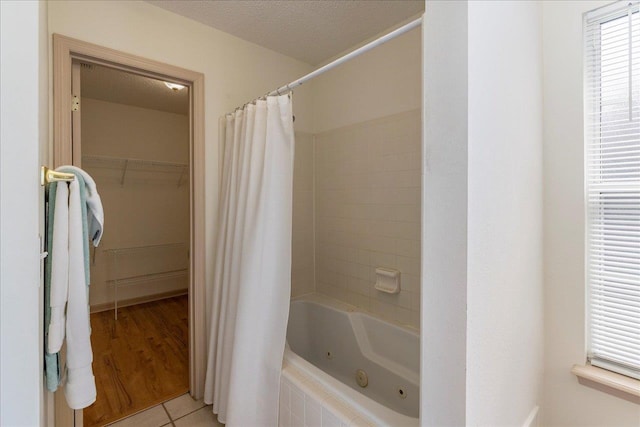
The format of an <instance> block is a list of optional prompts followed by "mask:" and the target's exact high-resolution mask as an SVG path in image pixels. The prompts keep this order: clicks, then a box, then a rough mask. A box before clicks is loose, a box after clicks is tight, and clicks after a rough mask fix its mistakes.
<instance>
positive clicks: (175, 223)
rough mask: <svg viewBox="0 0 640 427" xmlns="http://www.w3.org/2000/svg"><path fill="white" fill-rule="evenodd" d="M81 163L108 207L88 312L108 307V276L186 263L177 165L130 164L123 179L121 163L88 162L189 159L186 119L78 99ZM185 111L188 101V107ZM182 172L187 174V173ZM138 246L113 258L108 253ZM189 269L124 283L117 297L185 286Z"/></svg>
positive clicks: (185, 194)
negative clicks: (80, 117) (80, 125)
mask: <svg viewBox="0 0 640 427" xmlns="http://www.w3.org/2000/svg"><path fill="white" fill-rule="evenodd" d="M81 105H82V155H83V164H82V166H83V168H85V169H86V170H87V172H89V173H90V174H91V175H92V176H93V178H94V179H95V180H96V184H97V185H98V190H99V192H100V197H101V198H102V203H103V205H104V206H105V207H107V208H106V209H105V233H104V236H103V238H102V241H101V243H100V246H99V248H97V249H96V253H95V257H92V263H91V293H90V304H91V306H92V310H100V309H106V308H110V303H112V302H113V301H114V287H113V286H114V285H113V283H108V282H107V281H109V280H113V279H124V278H128V277H138V276H143V275H153V274H157V273H160V272H167V271H171V270H179V269H184V268H187V267H188V257H187V256H188V253H187V249H188V247H189V185H188V179H187V180H186V182H185V179H184V178H183V179H182V182H181V185H178V182H179V180H180V177H181V174H182V172H183V171H182V170H181V169H175V170H172V169H164V168H162V169H158V168H155V170H154V169H150V168H148V167H146V168H144V169H142V168H140V167H135V165H132V166H131V167H130V168H128V169H127V173H126V175H125V178H124V182H122V175H123V169H122V167H123V166H124V164H120V163H116V164H114V163H112V162H110V163H104V162H100V161H95V160H94V161H88V160H87V158H86V157H85V156H108V157H116V158H132V159H144V160H155V161H164V162H173V163H184V164H185V165H186V164H188V161H189V117H188V116H187V115H186V114H175V113H169V112H165V111H159V110H151V109H148V108H140V107H136V106H132V105H124V104H117V103H113V102H106V101H102V100H97V99H91V98H85V97H83V98H82V102H81ZM185 108H186V105H185ZM186 177H188V172H187V175H186ZM173 243H181V244H183V245H178V246H162V247H154V248H141V249H139V250H135V251H129V252H126V253H122V254H119V255H117V257H116V256H115V255H114V254H113V253H109V252H106V251H107V250H112V249H119V248H128V247H141V246H147V247H148V246H155V245H167V244H173ZM187 287H188V274H187V272H186V271H185V272H184V274H183V275H179V276H177V277H176V276H173V277H168V278H161V279H154V280H147V281H135V282H131V283H127V282H123V283H122V284H121V285H119V286H118V300H119V301H120V303H122V301H126V300H131V299H140V298H145V297H146V298H149V297H152V296H153V295H161V294H167V293H171V292H178V291H180V290H182V291H185V292H186V290H187Z"/></svg>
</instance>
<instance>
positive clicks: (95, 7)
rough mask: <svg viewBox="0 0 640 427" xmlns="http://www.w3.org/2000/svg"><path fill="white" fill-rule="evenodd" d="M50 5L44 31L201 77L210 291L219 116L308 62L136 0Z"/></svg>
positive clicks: (300, 108) (303, 119) (302, 100)
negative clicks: (202, 87) (193, 72)
mask: <svg viewBox="0 0 640 427" xmlns="http://www.w3.org/2000/svg"><path fill="white" fill-rule="evenodd" d="M48 8H49V12H48V18H49V22H48V31H49V36H50V35H51V34H53V33H59V34H63V35H65V36H69V37H74V38H77V39H81V40H84V41H87V42H90V43H95V44H98V45H102V46H106V47H110V48H113V49H118V50H121V51H124V52H127V53H131V54H135V55H140V56H142V57H145V58H150V59H154V60H157V61H161V62H165V63H168V64H172V65H176V66H179V67H183V68H187V69H190V70H193V71H198V72H201V73H203V74H204V76H205V85H204V90H205V113H206V114H205V156H206V159H205V170H206V176H205V186H206V192H205V195H206V202H205V207H206V213H205V221H206V225H205V228H206V230H205V231H206V238H205V242H206V257H205V258H206V259H207V260H209V261H210V262H207V263H206V270H207V271H206V283H207V291H210V289H211V284H212V283H213V264H214V263H213V262H211V261H212V260H213V256H214V255H213V253H214V242H215V222H216V216H217V200H218V157H219V151H218V117H220V116H221V115H223V114H225V113H227V112H228V111H231V110H232V109H234V108H235V107H237V106H238V105H242V104H244V103H245V102H247V101H249V100H251V99H254V98H255V97H256V96H258V95H260V94H263V93H265V92H267V91H269V90H272V89H274V88H276V87H279V86H281V85H282V84H284V83H287V82H290V81H292V80H294V79H295V78H298V77H300V76H302V75H304V74H306V73H308V72H310V71H311V70H312V69H313V67H311V66H310V65H308V64H305V63H303V62H301V61H297V60H294V59H292V58H289V57H287V56H285V55H282V54H279V53H276V52H274V51H271V50H269V49H265V48H263V47H260V46H257V45H255V44H252V43H249V42H246V41H244V40H241V39H239V38H237V37H234V36H232V35H230V34H226V33H224V32H222V31H219V30H216V29H213V28H211V27H207V26H206V25H203V24H201V23H198V22H196V21H193V20H190V19H187V18H184V17H182V16H179V15H176V14H174V13H171V12H168V11H166V10H164V9H161V8H159V7H156V6H153V5H151V4H149V3H146V2H142V1H135V2H133V1H121V2H113V1H90V2H87V1H64V0H60V1H53V2H49V3H48ZM168 29H170V31H169V30H168ZM51 75H52V71H51V65H50V69H49V76H51ZM305 86H306V87H305ZM305 86H303V87H301V88H299V89H297V90H296V94H295V99H294V111H295V114H296V129H297V131H303V132H305V131H306V132H309V131H311V130H312V117H313V115H312V114H311V108H312V107H311V98H310V86H307V85H305ZM50 147H51V146H50ZM208 301H209V298H207V304H208ZM208 309H209V306H207V313H209V311H208ZM207 316H208V315H207Z"/></svg>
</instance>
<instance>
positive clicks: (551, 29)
mask: <svg viewBox="0 0 640 427" xmlns="http://www.w3.org/2000/svg"><path fill="white" fill-rule="evenodd" d="M609 3H610V2H608V1H565V2H544V3H543V27H544V39H543V44H544V61H543V63H544V76H545V79H544V178H545V179H544V262H545V272H544V275H545V289H544V290H545V312H544V314H545V351H544V392H543V394H544V404H543V411H542V415H543V416H542V423H541V424H542V425H544V426H549V427H552V426H576V427H577V426H605V425H606V426H638V424H639V423H640V406H639V405H638V404H637V403H631V402H628V401H626V400H624V399H621V398H619V397H615V396H613V395H610V394H607V393H604V392H602V391H599V390H595V389H593V388H590V387H587V386H585V385H582V384H579V383H578V381H577V379H576V377H575V376H574V375H573V374H571V373H570V370H571V367H572V366H573V365H574V364H584V363H585V361H586V353H585V349H586V342H585V339H586V338H585V324H586V323H585V321H586V317H585V316H586V313H585V273H584V272H585V265H584V254H585V239H584V235H585V231H584V230H585V224H584V135H583V117H584V110H583V99H582V98H583V81H582V75H583V51H582V49H583V44H582V43H583V41H582V39H583V37H582V14H583V13H585V12H587V11H589V10H592V9H595V8H597V7H600V6H604V5H605V4H609Z"/></svg>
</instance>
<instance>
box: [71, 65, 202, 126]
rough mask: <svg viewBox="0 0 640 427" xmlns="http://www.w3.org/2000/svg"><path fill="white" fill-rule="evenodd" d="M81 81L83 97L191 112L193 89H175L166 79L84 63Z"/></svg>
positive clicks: (179, 112)
mask: <svg viewBox="0 0 640 427" xmlns="http://www.w3.org/2000/svg"><path fill="white" fill-rule="evenodd" d="M80 81H81V95H82V96H83V97H87V98H93V99H100V100H102V101H109V102H117V103H119V104H127V105H133V106H136V107H142V108H150V109H153V110H160V111H167V112H169V113H176V114H188V113H189V89H188V88H185V89H182V90H180V91H174V90H171V89H169V88H168V87H167V86H165V84H164V82H163V81H162V80H156V79H152V78H149V77H143V76H139V75H137V74H132V73H128V72H126V71H121V70H116V69H114V68H109V67H103V66H101V65H96V64H91V65H87V64H83V66H82V67H81V68H80Z"/></svg>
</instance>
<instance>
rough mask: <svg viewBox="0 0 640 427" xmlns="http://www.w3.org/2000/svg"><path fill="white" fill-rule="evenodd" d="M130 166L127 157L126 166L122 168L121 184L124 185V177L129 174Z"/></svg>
mask: <svg viewBox="0 0 640 427" xmlns="http://www.w3.org/2000/svg"><path fill="white" fill-rule="evenodd" d="M128 168H129V159H125V161H124V168H123V169H122V177H121V178H120V185H124V177H125V176H127V169H128Z"/></svg>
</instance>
